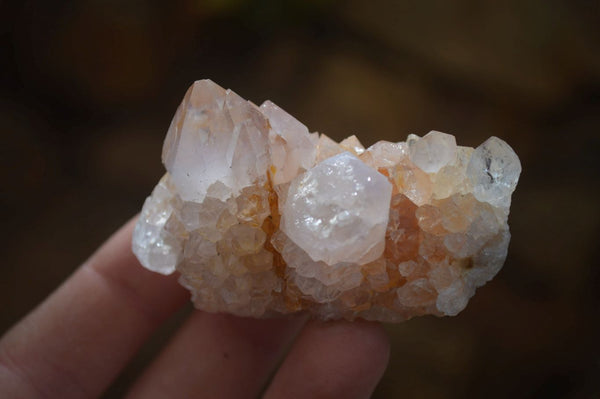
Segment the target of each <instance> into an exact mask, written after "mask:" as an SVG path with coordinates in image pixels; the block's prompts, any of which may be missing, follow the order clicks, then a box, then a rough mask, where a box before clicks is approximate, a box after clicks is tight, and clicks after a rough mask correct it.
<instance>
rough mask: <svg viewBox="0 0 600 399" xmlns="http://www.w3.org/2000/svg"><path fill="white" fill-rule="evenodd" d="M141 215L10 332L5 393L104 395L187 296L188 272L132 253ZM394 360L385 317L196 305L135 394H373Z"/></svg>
mask: <svg viewBox="0 0 600 399" xmlns="http://www.w3.org/2000/svg"><path fill="white" fill-rule="evenodd" d="M134 224H135V220H132V221H130V222H129V223H127V224H126V225H125V226H124V227H123V228H121V229H120V230H119V231H118V232H116V233H115V234H114V235H113V236H112V237H111V238H110V239H109V240H108V241H107V242H106V243H105V244H104V245H103V246H102V247H101V248H100V249H99V250H98V251H96V253H94V254H93V255H92V256H91V257H90V259H89V260H88V261H86V262H85V263H84V264H83V265H82V266H81V267H79V268H78V269H77V270H76V271H75V273H74V274H73V275H72V276H71V277H69V278H68V279H67V280H66V281H65V282H64V283H63V284H62V285H61V286H60V287H58V289H57V290H56V291H55V292H54V293H52V294H51V295H50V296H49V297H48V298H47V299H46V300H45V301H44V302H43V303H41V304H40V305H39V306H38V307H37V308H36V309H34V310H33V311H32V312H31V313H30V314H29V315H27V316H26V317H25V318H24V319H23V320H22V321H20V322H19V323H18V324H16V325H15V326H14V327H13V328H12V329H11V330H9V331H8V332H7V333H6V334H5V335H4V336H3V337H2V339H1V340H0V397H3V398H65V399H68V398H93V397H98V396H99V395H101V394H102V392H104V390H105V389H106V388H107V387H108V386H109V385H110V384H111V382H112V381H113V380H114V379H115V378H116V377H117V376H118V375H119V373H120V372H121V370H122V369H123V368H124V367H125V365H126V364H127V363H128V361H129V360H130V359H131V358H132V357H133V356H134V355H135V354H136V352H137V351H138V350H139V349H140V347H141V346H142V345H143V344H144V342H145V341H146V340H147V339H148V338H149V337H150V335H151V334H152V332H153V331H154V330H155V329H156V328H158V327H159V326H160V325H161V324H162V323H163V322H164V321H165V320H166V319H167V318H168V317H169V316H170V315H172V314H173V313H174V312H176V311H177V310H178V309H179V308H181V306H183V305H185V303H187V301H188V299H189V294H188V292H187V291H186V290H185V289H184V288H182V287H181V286H180V285H179V284H178V283H177V281H176V276H170V277H164V276H161V275H158V274H155V273H152V272H150V271H148V270H146V269H144V268H142V267H141V266H140V264H139V263H138V261H137V259H136V258H135V256H134V255H133V254H132V252H131V234H132V231H133V227H134ZM388 357H389V342H388V339H387V337H386V335H385V333H384V331H383V329H382V327H381V326H380V325H379V324H376V323H367V322H352V323H351V322H347V321H335V322H320V321H312V320H307V318H306V317H305V316H298V317H296V318H292V319H269V320H257V319H250V318H241V317H235V316H231V315H225V314H210V313H205V312H201V311H195V312H193V314H192V315H191V316H190V317H189V319H188V320H186V321H185V322H184V324H183V325H182V327H181V328H180V329H179V331H177V332H176V333H175V334H174V336H173V337H172V338H171V340H170V342H169V343H168V344H167V345H166V346H165V347H164V348H163V349H162V352H161V353H159V355H158V356H157V357H156V359H154V361H153V362H152V363H151V364H150V365H149V366H148V367H147V368H146V370H144V372H143V373H142V375H141V376H140V378H139V379H138V380H137V381H136V382H135V383H134V384H133V386H132V387H131V389H130V391H129V393H128V395H127V397H128V398H188V397H195V398H255V397H258V396H260V395H261V394H263V395H264V397H265V398H333V397H335V398H338V397H339V398H368V397H369V396H370V395H371V393H372V392H373V390H374V389H375V386H376V385H377V383H378V381H379V380H380V378H381V376H382V374H383V372H384V370H385V367H386V365H387V362H388ZM265 387H266V388H265Z"/></svg>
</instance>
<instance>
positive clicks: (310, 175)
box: [281, 152, 392, 265]
mask: <svg viewBox="0 0 600 399" xmlns="http://www.w3.org/2000/svg"><path fill="white" fill-rule="evenodd" d="M391 194H392V185H391V184H390V182H389V181H388V179H386V178H385V177H384V176H383V175H381V174H380V173H378V172H377V171H376V170H374V169H372V168H369V167H368V166H367V165H365V164H364V163H363V162H361V161H360V160H359V159H358V158H356V157H355V156H354V155H352V154H350V153H349V152H343V153H341V154H339V155H336V156H334V157H331V158H328V159H326V160H325V161H323V162H321V163H320V164H318V165H317V166H315V167H314V168H312V169H311V170H309V171H308V172H306V173H304V174H302V175H300V176H298V177H297V178H296V179H294V181H292V184H291V185H290V188H289V191H288V195H287V202H286V204H285V207H284V208H283V210H282V219H281V223H282V227H281V229H282V231H283V232H284V233H285V234H286V235H287V236H288V237H289V238H290V239H292V240H293V241H294V242H295V243H296V244H297V245H298V246H299V247H300V248H302V249H303V250H304V251H306V253H308V255H310V257H311V258H312V259H313V260H314V261H324V262H326V263H328V264H330V265H333V264H336V263H338V262H355V263H359V264H364V263H368V262H370V261H372V260H375V259H377V258H378V257H379V256H380V255H381V253H382V252H383V249H384V240H385V230H386V226H387V221H388V213H389V211H388V209H389V203H390V198H391Z"/></svg>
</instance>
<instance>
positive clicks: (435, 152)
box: [409, 130, 456, 173]
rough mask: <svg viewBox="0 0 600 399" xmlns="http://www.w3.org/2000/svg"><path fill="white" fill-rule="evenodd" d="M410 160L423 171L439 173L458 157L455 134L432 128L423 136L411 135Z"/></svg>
mask: <svg viewBox="0 0 600 399" xmlns="http://www.w3.org/2000/svg"><path fill="white" fill-rule="evenodd" d="M411 138H412V140H413V141H412V142H410V146H409V156H410V160H411V161H412V162H413V163H414V164H415V165H417V166H418V167H419V168H420V169H421V170H422V171H424V172H427V173H437V172H438V171H439V170H440V169H442V168H443V167H444V166H446V165H447V164H449V163H451V162H453V161H454V159H455V158H456V139H455V138H454V136H452V135H450V134H446V133H442V132H437V131H435V130H432V131H431V132H429V133H427V134H426V135H425V136H423V137H422V138H420V139H418V138H416V136H415V137H411Z"/></svg>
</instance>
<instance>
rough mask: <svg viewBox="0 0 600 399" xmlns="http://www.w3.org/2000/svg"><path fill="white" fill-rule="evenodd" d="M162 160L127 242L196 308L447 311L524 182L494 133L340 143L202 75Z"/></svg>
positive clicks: (465, 295) (494, 253)
mask: <svg viewBox="0 0 600 399" xmlns="http://www.w3.org/2000/svg"><path fill="white" fill-rule="evenodd" d="M163 162H164V164H165V166H166V168H167V173H166V174H165V176H164V177H163V178H162V179H161V181H160V182H159V183H158V185H157V186H156V188H155V189H154V191H153V192H152V195H151V196H150V197H148V199H147V200H146V202H145V203H144V206H143V209H142V212H141V215H140V218H139V220H138V222H137V225H136V228H135V231H134V233H133V242H132V248H133V251H134V253H135V254H136V256H137V257H138V259H139V260H140V263H142V265H143V266H145V267H146V268H148V269H150V270H153V271H156V272H159V273H162V274H170V273H172V272H174V271H175V270H176V271H178V272H179V273H180V282H181V284H182V285H184V286H185V287H186V288H187V289H188V290H190V292H191V293H192V301H193V302H194V305H195V306H196V307H197V308H200V309H203V310H205V311H210V312H228V313H233V314H236V315H240V316H252V317H268V316H272V315H277V314H286V313H294V312H298V311H302V310H305V311H308V312H310V313H311V314H312V315H313V316H314V317H318V318H322V319H339V318H346V319H350V320H352V319H355V318H359V317H360V318H364V319H367V320H378V321H389V322H398V321H402V320H406V319H408V318H410V317H413V316H417V315H423V314H434V315H438V316H441V315H455V314H457V313H458V312H460V311H461V310H462V309H464V307H465V306H466V305H467V303H468V301H469V298H470V297H471V296H472V295H473V294H474V293H475V290H476V289H477V288H478V287H480V286H482V285H483V284H485V283H486V282H487V281H489V280H490V279H491V278H493V277H494V275H495V274H496V273H498V271H499V270H500V268H501V267H502V265H503V263H504V259H505V258H506V255H507V249H508V243H509V240H510V233H509V229H508V224H507V219H508V214H509V206H510V198H511V194H512V192H513V191H514V189H515V187H516V184H517V181H518V178H519V174H520V172H521V165H520V163H519V159H518V157H517V156H516V154H515V153H514V151H513V150H512V149H511V148H510V146H508V144H506V143H505V142H504V141H502V140H500V139H498V138H496V137H492V138H490V139H488V140H487V141H486V142H484V143H483V144H482V145H480V146H479V147H477V149H475V150H473V149H472V148H468V147H459V146H457V145H456V142H455V139H454V137H452V136H450V135H447V134H445V133H441V132H435V131H434V132H430V133H428V134H427V135H425V136H424V137H422V138H420V137H419V136H416V135H409V137H408V138H407V140H406V142H399V143H390V142H383V141H382V142H378V143H375V144H374V145H372V146H371V147H369V148H367V149H365V148H364V147H363V145H362V144H361V143H360V141H359V140H358V138H357V137H356V136H350V137H349V138H347V139H345V140H344V141H342V142H341V143H339V144H338V143H336V142H335V141H333V140H332V139H330V138H329V137H327V136H326V135H324V134H321V135H318V134H317V133H313V134H310V133H309V131H308V129H307V128H306V127H305V126H304V125H303V124H302V123H300V122H299V121H297V120H296V119H294V118H293V117H292V116H291V115H289V114H288V113H286V112H285V111H283V110H282V109H281V108H279V107H278V106H276V105H275V104H273V103H271V102H269V101H267V102H265V103H263V105H262V106H261V107H257V106H256V105H254V104H252V103H250V102H248V101H246V100H244V99H242V98H241V97H239V96H238V95H237V94H235V93H233V92H232V91H230V90H224V89H223V88H221V87H220V86H218V85H216V84H215V83H213V82H211V81H209V80H203V81H198V82H195V83H194V85H193V86H192V87H191V88H190V89H189V90H188V92H187V93H186V96H185V98H184V100H183V102H182V104H181V105H180V106H179V108H178V110H177V113H176V114H175V117H174V118H173V122H172V123H171V126H170V128H169V131H168V133H167V137H166V139H165V144H164V147H163Z"/></svg>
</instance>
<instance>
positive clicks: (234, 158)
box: [163, 80, 269, 202]
mask: <svg viewBox="0 0 600 399" xmlns="http://www.w3.org/2000/svg"><path fill="white" fill-rule="evenodd" d="M267 143H268V123H267V120H266V118H265V117H264V116H263V115H262V114H261V113H260V111H259V110H258V109H257V107H256V106H254V105H253V104H252V103H250V102H248V101H246V100H244V99H243V98H241V97H240V96H238V95H237V94H235V93H234V92H233V91H231V90H225V89H223V88H221V87H220V86H219V85H217V84H215V83H214V82H212V81H210V80H199V81H196V82H194V84H193V85H192V87H190V89H189V90H188V91H187V93H186V95H185V98H184V99H183V101H182V103H181V105H180V106H179V108H178V109H177V113H176V114H175V117H174V118H173V121H172V122H171V126H170V127H169V131H168V132H167V137H166V139H165V143H164V146H163V162H164V164H165V167H166V168H167V171H169V173H170V174H171V176H172V179H173V183H174V184H175V186H176V187H177V190H178V194H179V195H180V196H181V198H182V199H183V200H185V201H195V202H201V201H202V200H203V199H204V197H205V196H206V191H207V189H208V188H209V187H210V186H211V185H212V184H213V183H216V182H221V183H223V184H224V185H225V186H226V187H227V189H228V190H226V191H223V195H225V196H226V195H227V194H228V193H229V194H236V193H238V192H239V191H240V190H241V189H243V188H244V187H247V186H250V185H251V184H253V183H254V182H255V181H256V180H257V179H258V178H259V177H263V176H264V175H265V173H266V171H267V167H268V166H269V154H268V146H267ZM222 199H224V198H222Z"/></svg>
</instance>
